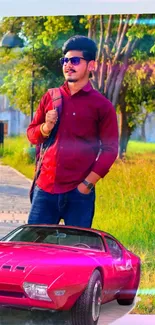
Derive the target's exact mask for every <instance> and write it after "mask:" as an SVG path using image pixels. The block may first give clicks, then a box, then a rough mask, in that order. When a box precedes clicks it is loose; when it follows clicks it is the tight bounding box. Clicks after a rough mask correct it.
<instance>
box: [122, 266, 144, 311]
mask: <svg viewBox="0 0 155 325" xmlns="http://www.w3.org/2000/svg"><path fill="white" fill-rule="evenodd" d="M139 281H140V265H138V267H137V272H136V276H135V279H134V281H133V284H132V287H131V288H130V289H129V291H132V294H130V297H129V296H128V297H127V298H125V297H124V295H123V296H122V298H121V294H120V298H118V299H117V302H118V304H119V305H122V306H130V305H132V304H133V302H134V299H135V297H136V293H137V289H138V286H139Z"/></svg>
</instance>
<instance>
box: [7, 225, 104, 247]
mask: <svg viewBox="0 0 155 325" xmlns="http://www.w3.org/2000/svg"><path fill="white" fill-rule="evenodd" d="M1 241H3V242H4V241H5V242H12V241H13V242H19V241H20V242H31V243H47V244H56V245H64V246H74V247H82V248H87V249H95V250H96V249H97V250H104V246H103V241H102V238H101V236H100V235H98V234H96V233H93V232H91V231H86V230H79V229H69V228H58V227H46V226H33V227H31V226H26V227H25V226H24V227H20V228H18V229H17V230H15V231H13V232H12V233H11V234H8V235H7V236H5V237H4V238H2V239H1Z"/></svg>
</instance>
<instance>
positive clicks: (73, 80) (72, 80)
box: [66, 78, 78, 82]
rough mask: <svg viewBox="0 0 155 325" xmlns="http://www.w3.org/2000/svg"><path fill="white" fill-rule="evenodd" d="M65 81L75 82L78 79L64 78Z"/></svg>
mask: <svg viewBox="0 0 155 325" xmlns="http://www.w3.org/2000/svg"><path fill="white" fill-rule="evenodd" d="M66 81H68V82H77V81H78V79H70V78H66Z"/></svg>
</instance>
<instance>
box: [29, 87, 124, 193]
mask: <svg viewBox="0 0 155 325" xmlns="http://www.w3.org/2000/svg"><path fill="white" fill-rule="evenodd" d="M60 90H61V93H62V95H63V107H62V113H61V117H60V125H59V129H58V132H57V136H56V141H55V143H54V144H53V145H52V146H50V147H49V149H48V150H47V152H46V154H45V156H44V158H43V162H42V168H41V172H40V175H39V178H38V180H37V184H38V186H39V187H40V188H41V189H43V190H44V191H47V192H50V193H64V192H67V191H70V190H72V189H74V188H75V187H77V185H78V184H79V183H81V182H82V181H83V180H84V179H85V178H86V177H87V176H88V174H89V173H90V172H91V171H94V172H95V173H96V174H98V175H100V177H104V176H105V175H106V174H107V173H108V171H109V169H110V167H111V165H112V164H113V163H114V161H115V159H116V157H117V154H118V125H117V117H116V112H115V109H114V107H113V106H112V104H111V102H110V101H109V100H108V99H106V98H105V97H104V96H103V95H101V94H100V93H99V92H98V91H97V90H95V89H93V88H92V86H91V84H90V82H88V84H87V85H86V86H85V87H84V88H83V89H81V90H80V91H78V92H77V93H75V94H74V95H71V94H70V91H69V88H68V86H67V83H66V82H65V84H64V85H63V86H61V87H60ZM49 109H52V107H51V98H50V95H49V93H48V92H47V93H46V94H45V95H44V96H43V97H42V99H41V101H40V104H39V106H38V109H37V111H36V113H35V116H34V118H33V121H32V122H31V124H30V125H29V127H28V129H27V136H28V139H29V141H30V142H31V143H32V144H39V143H42V142H43V141H44V140H45V138H44V137H43V136H42V134H41V132H40V125H41V124H42V123H43V122H44V121H45V114H46V112H47V111H48V110H49ZM99 152H100V153H99ZM98 153H99V154H98Z"/></svg>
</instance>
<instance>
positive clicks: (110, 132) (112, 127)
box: [78, 99, 119, 193]
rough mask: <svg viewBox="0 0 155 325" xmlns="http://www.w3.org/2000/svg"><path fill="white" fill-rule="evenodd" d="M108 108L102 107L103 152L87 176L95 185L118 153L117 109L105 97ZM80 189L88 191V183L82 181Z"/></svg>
mask: <svg viewBox="0 0 155 325" xmlns="http://www.w3.org/2000/svg"><path fill="white" fill-rule="evenodd" d="M105 105H106V110H105V111H104V110H103V109H100V120H99V137H100V141H101V152H100V154H99V156H98V158H97V159H96V161H95V163H94V165H93V167H92V171H91V172H90V174H89V175H88V176H87V177H86V178H85V179H86V181H88V182H89V183H93V184H94V185H95V184H96V183H97V182H98V181H99V179H100V178H103V177H104V176H105V175H106V174H107V173H108V172H109V169H110V167H111V166H112V164H113V163H114V161H115V160H116V158H117V155H118V142H119V136H118V123H117V115H116V112H115V109H114V107H113V105H112V104H111V102H110V101H109V100H107V99H105ZM78 189H79V191H81V192H83V193H88V192H89V189H87V187H86V185H85V184H83V183H80V184H79V186H78Z"/></svg>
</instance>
